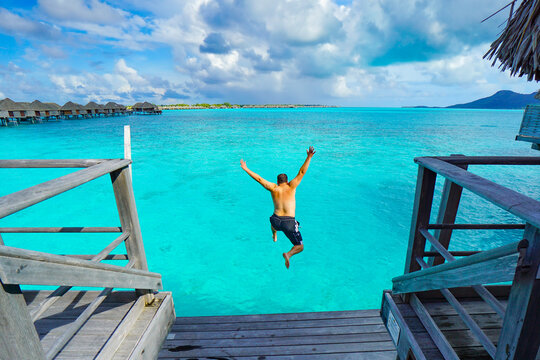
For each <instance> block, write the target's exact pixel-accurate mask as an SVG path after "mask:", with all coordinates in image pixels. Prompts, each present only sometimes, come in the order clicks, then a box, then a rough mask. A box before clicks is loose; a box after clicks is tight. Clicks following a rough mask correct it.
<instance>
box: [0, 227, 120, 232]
mask: <svg viewBox="0 0 540 360" xmlns="http://www.w3.org/2000/svg"><path fill="white" fill-rule="evenodd" d="M118 232H122V228H121V227H119V226H101V227H91V226H64V227H3V228H2V227H0V233H6V234H8V233H15V234H18V233H20V234H23V233H24V234H25V233H118Z"/></svg>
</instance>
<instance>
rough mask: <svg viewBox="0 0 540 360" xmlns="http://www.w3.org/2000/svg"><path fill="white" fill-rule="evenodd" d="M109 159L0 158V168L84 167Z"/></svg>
mask: <svg viewBox="0 0 540 360" xmlns="http://www.w3.org/2000/svg"><path fill="white" fill-rule="evenodd" d="M109 160H111V159H59V160H58V159H57V160H53V159H51V160H48V159H46V160H45V159H39V160H38V159H14V160H0V168H6V169H8V168H9V169H13V168H86V167H90V166H94V165H97V164H101V163H102V162H105V161H109Z"/></svg>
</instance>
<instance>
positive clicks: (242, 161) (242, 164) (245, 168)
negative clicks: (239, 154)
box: [240, 159, 248, 170]
mask: <svg viewBox="0 0 540 360" xmlns="http://www.w3.org/2000/svg"><path fill="white" fill-rule="evenodd" d="M240 166H241V167H242V169H244V170H247V168H248V167H247V165H246V162H245V161H244V159H240Z"/></svg>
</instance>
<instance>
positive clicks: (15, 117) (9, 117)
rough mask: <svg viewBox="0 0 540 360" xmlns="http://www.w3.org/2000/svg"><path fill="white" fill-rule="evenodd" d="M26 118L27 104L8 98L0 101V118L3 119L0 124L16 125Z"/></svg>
mask: <svg viewBox="0 0 540 360" xmlns="http://www.w3.org/2000/svg"><path fill="white" fill-rule="evenodd" d="M28 117H29V115H28V103H22V102H15V101H13V100H11V99H10V98H5V99H4V100H2V101H0V118H2V119H4V120H3V121H2V124H4V125H7V124H8V123H13V124H18V123H20V122H21V121H25V120H27V118H28Z"/></svg>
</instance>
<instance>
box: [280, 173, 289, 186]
mask: <svg viewBox="0 0 540 360" xmlns="http://www.w3.org/2000/svg"><path fill="white" fill-rule="evenodd" d="M286 182H288V179H287V174H279V175H278V176H277V184H278V185H279V184H282V183H286Z"/></svg>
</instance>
